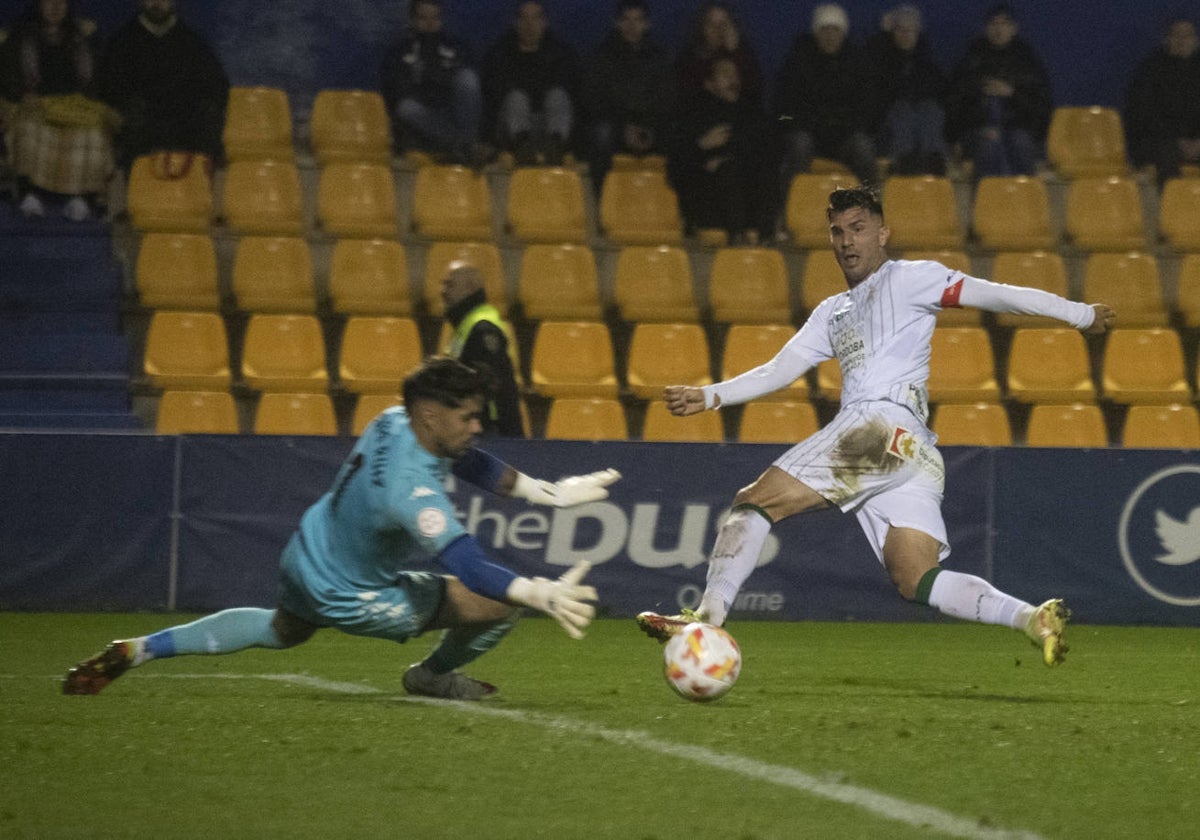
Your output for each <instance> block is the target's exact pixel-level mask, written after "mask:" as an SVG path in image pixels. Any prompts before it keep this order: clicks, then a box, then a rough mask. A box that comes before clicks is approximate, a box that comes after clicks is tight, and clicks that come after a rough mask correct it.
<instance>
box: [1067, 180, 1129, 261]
mask: <svg viewBox="0 0 1200 840" xmlns="http://www.w3.org/2000/svg"><path fill="white" fill-rule="evenodd" d="M1066 212H1067V219H1066V226H1067V238H1068V239H1069V240H1070V241H1071V242H1072V244H1074V245H1075V246H1076V247H1077V248H1081V249H1083V250H1084V251H1139V250H1142V249H1143V248H1145V247H1146V230H1145V224H1144V222H1143V216H1142V198H1141V195H1140V194H1139V193H1138V187H1137V183H1136V182H1134V181H1133V179H1132V178H1120V177H1116V176H1113V177H1109V178H1080V179H1079V180H1076V181H1072V182H1071V184H1070V185H1069V186H1068V187H1067V211H1066Z"/></svg>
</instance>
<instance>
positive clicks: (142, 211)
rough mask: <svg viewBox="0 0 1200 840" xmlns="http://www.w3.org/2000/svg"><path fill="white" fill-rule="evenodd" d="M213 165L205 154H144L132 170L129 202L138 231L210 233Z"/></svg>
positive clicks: (128, 190)
mask: <svg viewBox="0 0 1200 840" xmlns="http://www.w3.org/2000/svg"><path fill="white" fill-rule="evenodd" d="M210 168H211V164H210V163H209V161H208V158H206V157H204V156H203V155H191V154H186V153H183V152H164V153H161V154H154V155H142V156H141V157H139V158H138V159H137V160H135V161H134V162H133V167H132V168H131V169H130V172H129V185H128V188H127V194H126V203H127V205H128V208H129V217H130V221H131V222H132V224H133V227H134V228H135V229H137V230H139V231H143V232H144V231H175V232H180V233H208V230H209V228H210V226H211V224H212V214H213V193H212V180H211V174H210Z"/></svg>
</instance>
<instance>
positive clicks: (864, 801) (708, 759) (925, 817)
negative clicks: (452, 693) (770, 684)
mask: <svg viewBox="0 0 1200 840" xmlns="http://www.w3.org/2000/svg"><path fill="white" fill-rule="evenodd" d="M137 676H138V677H142V678H144V677H162V678H170V679H214V678H224V679H257V680H267V681H270V682H280V683H287V684H290V685H296V686H301V687H304V688H316V689H321V690H325V691H331V692H335V693H339V694H383V693H384V692H383V691H382V690H381V689H377V688H374V687H372V686H369V685H363V684H361V683H348V682H334V681H332V680H324V679H321V678H320V677H312V676H308V675H307V674H145V675H142V674H138V675H137ZM396 699H397V700H398V701H400V702H404V703H420V704H424V705H430V706H436V707H438V708H443V709H447V710H449V711H454V712H459V713H461V714H470V715H475V716H477V717H492V718H503V719H505V720H511V721H515V722H517V723H523V724H526V725H529V726H537V727H540V728H542V729H548V730H551V731H554V732H559V733H563V734H567V735H572V736H584V737H593V738H599V739H600V740H603V741H607V742H609V743H611V744H617V745H618V746H622V747H636V748H638V749H642V750H647V751H648V752H652V753H655V754H657V755H660V756H667V757H670V758H677V759H682V760H684V761H689V762H691V763H693V764H700V765H703V766H705V767H711V768H713V769H716V770H722V771H725V772H727V773H735V774H737V775H739V776H744V777H746V778H748V779H756V780H758V781H762V782H768V783H770V784H773V785H778V786H780V787H786V788H791V789H793V790H798V791H801V792H802V793H807V794H810V795H812V796H817V797H820V798H822V799H828V800H831V801H833V802H840V803H842V804H844V805H852V806H854V807H856V808H859V809H861V810H863V811H868V812H870V813H872V814H874V815H876V816H879V817H883V818H885V819H889V820H894V821H895V822H901V823H904V824H906V825H911V826H913V827H914V828H926V829H930V830H932V831H937V832H939V833H941V834H945V835H947V836H950V837H959V838H963V840H1042V838H1041V836H1040V835H1038V834H1034V833H1032V832H1028V831H1020V830H1011V829H1005V828H994V827H990V826H985V825H980V824H979V823H978V822H976V821H974V820H970V819H967V818H965V817H960V816H956V815H955V814H951V813H950V812H948V811H943V810H941V809H939V808H934V807H932V806H929V805H921V804H919V803H916V802H909V801H907V800H904V799H899V798H897V797H894V796H888V795H887V794H885V793H879V792H878V791H874V790H871V789H869V788H864V787H859V786H857V785H850V784H846V783H844V782H837V781H832V780H830V779H823V778H820V777H818V776H814V775H812V774H810V773H805V772H804V771H802V770H797V769H795V768H794V767H787V766H784V765H781V764H769V763H767V762H763V761H756V760H755V759H752V758H747V757H745V756H741V755H736V754H734V753H722V752H717V751H716V750H710V749H708V748H706V747H698V746H693V745H688V744H676V743H673V742H671V741H663V740H661V739H659V738H655V737H654V736H653V735H650V734H649V733H646V732H641V731H638V730H636V729H609V728H608V727H605V726H599V725H597V724H593V723H589V722H587V721H582V720H575V719H573V718H566V717H559V716H557V715H546V714H541V713H538V712H527V711H521V710H520V709H502V708H498V707H495V706H489V705H487V703H486V702H485V703H467V702H462V701H455V700H436V699H432V698H428V697H407V696H400V697H397V698H396Z"/></svg>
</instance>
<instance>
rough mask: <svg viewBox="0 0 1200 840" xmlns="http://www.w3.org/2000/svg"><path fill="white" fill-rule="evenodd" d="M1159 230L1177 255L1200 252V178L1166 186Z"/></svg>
mask: <svg viewBox="0 0 1200 840" xmlns="http://www.w3.org/2000/svg"><path fill="white" fill-rule="evenodd" d="M1158 229H1159V232H1160V233H1161V234H1162V237H1163V240H1164V241H1165V242H1166V243H1167V244H1168V245H1170V246H1171V247H1172V248H1174V249H1175V250H1176V251H1200V178H1172V179H1171V180H1169V181H1167V182H1166V183H1165V184H1163V189H1162V197H1161V198H1160V200H1159V205H1158Z"/></svg>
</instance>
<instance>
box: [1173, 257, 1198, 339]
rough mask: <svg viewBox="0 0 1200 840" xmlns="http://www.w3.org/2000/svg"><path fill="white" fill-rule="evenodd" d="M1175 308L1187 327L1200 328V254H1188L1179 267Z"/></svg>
mask: <svg viewBox="0 0 1200 840" xmlns="http://www.w3.org/2000/svg"><path fill="white" fill-rule="evenodd" d="M1175 306H1176V309H1177V310H1178V311H1179V317H1180V320H1181V321H1182V322H1183V325H1184V326H1185V327H1188V328H1189V329H1194V328H1196V327H1200V254H1188V255H1187V256H1186V257H1184V258H1183V262H1182V263H1180V265H1179V277H1178V278H1177V280H1176V284H1175Z"/></svg>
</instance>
